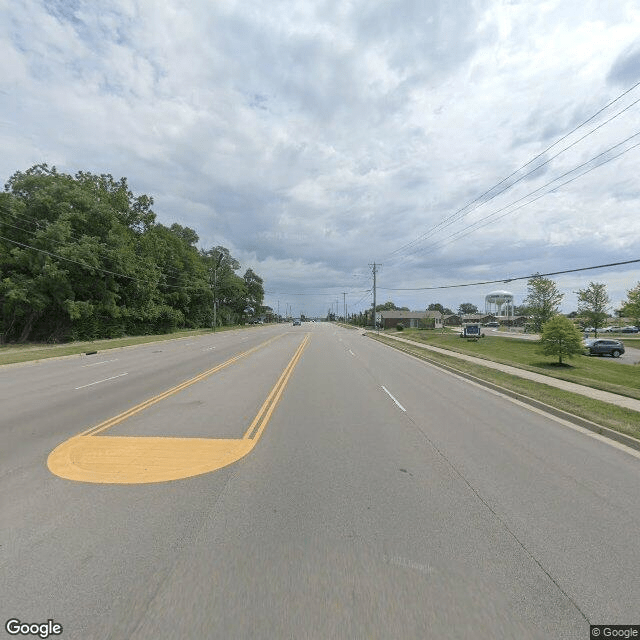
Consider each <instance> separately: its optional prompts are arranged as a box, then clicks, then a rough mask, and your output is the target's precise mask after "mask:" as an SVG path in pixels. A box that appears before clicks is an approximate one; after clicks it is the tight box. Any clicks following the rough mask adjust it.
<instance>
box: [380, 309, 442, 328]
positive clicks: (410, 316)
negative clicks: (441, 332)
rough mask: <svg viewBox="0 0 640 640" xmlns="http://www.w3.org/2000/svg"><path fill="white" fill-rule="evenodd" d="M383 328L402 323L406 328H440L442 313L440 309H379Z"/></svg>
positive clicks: (394, 326)
mask: <svg viewBox="0 0 640 640" xmlns="http://www.w3.org/2000/svg"><path fill="white" fill-rule="evenodd" d="M376 315H377V316H378V318H379V322H380V324H381V325H382V328H383V329H395V328H396V326H397V325H399V324H401V325H403V326H404V327H405V329H420V328H422V329H426V328H434V329H440V328H441V327H442V314H441V313H440V312H439V311H400V310H398V309H394V310H391V311H379V312H378V313H377V314H376Z"/></svg>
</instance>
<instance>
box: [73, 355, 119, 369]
mask: <svg viewBox="0 0 640 640" xmlns="http://www.w3.org/2000/svg"><path fill="white" fill-rule="evenodd" d="M117 361H118V358H114V359H113V360H101V361H100V362H92V363H91V364H83V365H82V368H83V369H84V368H85V367H95V366H96V365H98V364H107V362H117Z"/></svg>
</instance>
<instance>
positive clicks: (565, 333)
mask: <svg viewBox="0 0 640 640" xmlns="http://www.w3.org/2000/svg"><path fill="white" fill-rule="evenodd" d="M540 346H541V353H542V354H543V355H545V356H558V364H562V358H563V357H564V358H572V357H573V356H574V355H577V354H580V353H582V352H583V351H584V347H583V345H582V334H581V333H580V331H579V330H578V328H577V327H576V326H575V324H573V322H571V320H569V318H565V317H564V316H561V315H557V316H554V317H553V318H551V320H548V321H547V322H545V324H544V326H543V327H542V337H541V338H540Z"/></svg>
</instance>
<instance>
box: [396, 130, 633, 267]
mask: <svg viewBox="0 0 640 640" xmlns="http://www.w3.org/2000/svg"><path fill="white" fill-rule="evenodd" d="M638 136H640V131H638V132H636V133H634V134H633V135H631V136H629V137H628V138H625V139H624V140H622V141H621V142H619V143H617V144H615V145H613V146H612V147H609V148H608V149H606V150H605V151H603V152H601V153H599V154H597V155H595V156H593V157H592V158H590V159H589V160H587V161H586V162H583V163H582V164H580V165H578V166H576V167H574V168H573V169H570V170H569V171H566V172H565V173H563V174H562V175H560V176H558V177H556V178H554V179H553V180H550V181H549V182H547V183H546V184H544V185H542V186H541V187H538V188H537V189H534V190H533V191H530V192H529V193H527V194H526V195H524V196H522V197H520V198H518V199H517V200H514V201H513V202H511V203H510V204H508V205H505V206H504V207H502V208H500V209H497V210H496V211H493V212H492V213H489V214H487V215H486V216H483V217H482V218H481V219H480V220H477V221H476V222H474V223H472V224H471V225H469V227H466V228H465V229H460V230H459V231H456V232H454V233H452V234H451V235H449V236H447V237H446V238H442V239H440V240H437V241H435V242H433V243H432V244H430V245H427V246H426V247H422V249H423V250H425V249H434V248H436V247H443V246H446V245H447V244H451V242H453V241H455V240H459V239H460V238H464V237H466V236H468V235H469V234H471V233H473V232H474V231H477V230H478V229H482V228H483V227H486V226H487V225H489V224H493V223H494V222H497V221H498V220H501V219H502V218H504V217H506V216H508V215H509V214H511V213H513V212H515V211H519V210H520V209H522V208H524V207H527V206H529V205H530V204H533V203H534V202H536V201H537V200H540V198H543V197H544V196H546V195H549V194H550V193H553V192H554V191H557V190H558V189H560V188H561V187H564V186H566V185H568V184H570V183H571V182H574V181H575V180H578V179H579V178H582V177H583V176H585V175H586V174H588V173H591V171H595V169H598V168H600V167H602V166H604V165H605V164H608V163H609V162H612V161H613V160H617V159H618V158H619V157H621V156H623V155H624V154H626V153H628V152H629V151H632V150H633V149H635V148H637V147H638V146H640V142H639V143H636V144H634V145H631V146H630V147H628V148H626V149H625V150H624V151H621V152H620V153H618V154H616V155H614V156H612V157H611V158H607V159H606V160H604V161H602V162H599V163H598V164H596V165H595V166H593V167H590V168H588V169H586V170H585V171H583V172H581V173H579V174H578V175H576V176H573V177H572V178H570V179H569V180H566V181H565V182H562V183H561V184H558V185H556V186H555V187H553V188H552V189H549V190H548V191H545V192H544V193H541V194H540V195H538V196H537V197H535V198H533V199H532V200H530V201H528V202H525V203H523V204H521V205H520V206H518V207H515V208H514V209H511V207H513V206H514V205H515V204H517V203H518V202H521V201H522V200H526V199H527V198H529V197H530V196H532V195H534V194H535V193H537V192H539V191H541V190H542V189H546V188H547V187H549V186H550V185H552V184H553V183H554V182H557V181H558V180H561V179H562V178H564V177H566V176H568V175H570V174H572V173H575V171H577V170H579V169H581V168H583V167H585V166H587V165H589V164H591V163H592V162H593V161H594V160H596V159H598V158H600V157H602V156H604V155H606V154H608V153H610V152H611V151H613V150H614V149H616V148H617V147H620V146H621V145H623V144H625V143H626V142H629V141H630V140H632V139H633V138H637V137H638ZM507 209H511V210H510V211H506V213H503V214H502V215H501V216H498V217H497V218H494V216H496V215H497V214H498V213H501V212H503V211H505V210H507ZM489 218H494V219H493V220H489ZM417 251H418V249H413V251H411V252H410V253H408V254H407V255H413V254H415V253H417Z"/></svg>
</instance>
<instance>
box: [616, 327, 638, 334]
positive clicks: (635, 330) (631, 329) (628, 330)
mask: <svg viewBox="0 0 640 640" xmlns="http://www.w3.org/2000/svg"><path fill="white" fill-rule="evenodd" d="M620 333H638V327H622V329H620Z"/></svg>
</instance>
